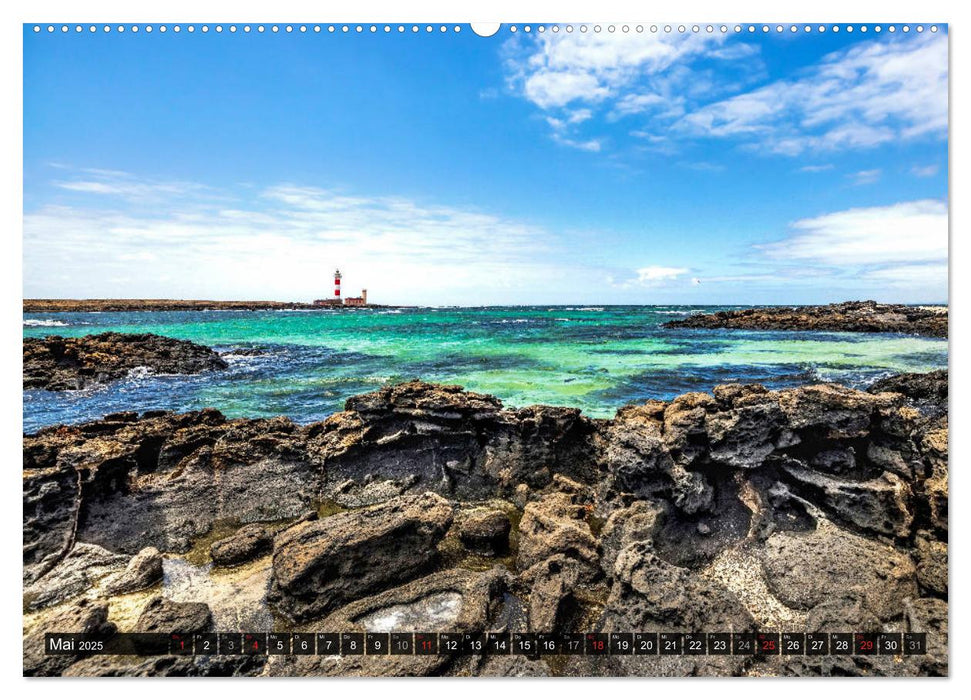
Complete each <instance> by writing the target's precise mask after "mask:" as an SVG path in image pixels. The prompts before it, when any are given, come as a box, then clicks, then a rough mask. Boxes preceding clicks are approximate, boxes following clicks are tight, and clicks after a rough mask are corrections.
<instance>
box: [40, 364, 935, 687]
mask: <svg viewBox="0 0 971 700" xmlns="http://www.w3.org/2000/svg"><path fill="white" fill-rule="evenodd" d="M911 385H914V386H918V387H919V386H922V385H923V383H922V381H921V380H919V379H910V380H907V381H905V382H904V383H903V384H902V385H901V386H902V387H903V389H904V390H906V391H907V392H909V393H910V394H912V395H913V396H911V395H908V393H905V391H904V390H901V391H891V390H885V391H877V392H876V393H871V392H862V391H856V390H853V389H848V388H846V387H841V386H838V385H834V384H820V385H811V386H801V387H795V388H790V389H783V390H778V391H770V390H768V389H766V388H764V387H761V386H758V385H734V384H732V385H722V386H717V387H714V388H713V389H712V391H711V393H694V394H687V395H684V396H680V397H677V398H675V399H673V400H672V401H669V402H661V401H649V402H647V403H645V404H643V405H641V406H630V407H626V408H624V409H622V410H621V411H618V413H617V416H616V417H615V418H613V419H610V420H591V419H588V418H585V417H583V416H582V415H580V414H579V413H578V412H577V411H575V410H573V409H556V408H550V407H529V408H526V409H518V410H507V409H504V408H503V407H502V405H501V403H499V401H498V400H497V399H494V398H492V397H488V396H485V395H482V394H474V393H471V392H464V391H462V390H461V389H459V388H457V387H441V386H437V385H431V384H425V383H422V382H408V383H406V384H403V385H397V386H395V387H387V388H385V389H381V390H379V391H377V392H372V393H371V394H366V395H364V396H361V397H356V398H354V399H352V400H350V401H348V405H347V410H345V411H343V412H341V413H339V414H336V415H334V416H331V417H330V418H328V419H327V420H325V421H323V422H320V423H314V424H311V425H307V426H297V425H295V424H294V423H293V422H292V421H289V420H287V419H285V418H275V419H258V420H249V419H236V420H227V419H226V418H225V417H224V416H223V415H222V414H220V413H219V412H218V411H215V410H211V409H207V410H202V411H197V412H192V413H185V414H173V413H168V412H163V411H153V412H149V413H146V414H143V415H142V416H138V415H136V414H134V413H133V412H119V413H115V414H111V415H108V416H105V418H104V419H102V420H98V421H90V422H86V423H80V424H77V425H72V426H55V427H52V428H47V429H44V430H41V431H38V432H37V433H35V434H33V435H26V436H24V441H23V466H24V470H23V501H24V528H23V532H24V577H25V601H24V602H25V614H24V620H25V622H24V629H25V644H26V640H27V639H28V637H30V638H31V639H33V640H34V642H37V637H36V635H35V636H33V637H31V636H30V635H34V632H35V630H37V629H38V625H40V626H42V627H43V626H47V629H50V626H48V622H47V621H48V620H49V619H51V618H52V616H55V615H59V614H62V612H63V611H64V610H65V609H69V608H71V607H73V606H75V605H77V603H74V602H72V600H76V596H78V595H84V596H89V597H93V596H99V597H100V596H104V597H105V599H106V601H108V602H111V603H112V605H115V601H116V600H117V605H118V607H117V608H113V613H114V614H115V615H117V618H116V619H118V620H119V626H122V625H124V629H126V631H127V630H128V629H129V628H130V627H131V626H132V620H130V619H129V618H130V617H132V615H131V613H130V612H126V609H127V608H126V605H127V606H129V608H130V599H128V598H123V599H117V598H116V596H119V595H120V591H121V590H126V589H129V588H131V587H133V586H136V585H137V586H139V587H140V586H141V585H142V584H146V585H152V583H150V581H152V580H157V578H156V574H157V566H158V563H159V562H160V561H161V558H162V557H163V556H164V561H165V578H166V586H167V590H168V591H169V592H170V595H171V596H172V598H173V599H178V600H193V601H197V602H198V603H201V604H204V605H206V606H208V607H207V608H206V610H207V611H208V612H209V613H210V616H211V617H212V618H213V625H214V626H218V627H220V628H221V629H232V628H234V625H245V626H246V627H247V628H248V629H268V628H269V626H270V625H271V624H272V620H273V617H274V616H275V615H284V616H287V617H290V618H292V619H294V620H295V621H297V630H296V631H318V630H319V631H333V630H331V629H327V628H325V627H324V626H323V625H325V624H330V622H328V619H329V618H330V617H331V616H333V617H332V621H333V622H334V623H335V624H336V622H337V621H338V619H339V620H340V621H341V622H340V624H341V625H345V624H346V625H348V626H349V628H351V629H361V628H362V626H363V627H364V628H366V627H367V626H368V625H371V626H374V625H378V624H379V623H380V624H385V625H391V624H394V623H393V621H394V620H398V621H399V624H401V625H404V624H406V623H405V621H407V625H408V626H409V628H411V629H422V628H425V629H430V628H432V627H434V624H438V623H436V622H435V621H436V620H437V621H439V622H441V621H442V620H446V619H448V620H453V617H454V615H455V614H456V611H461V610H466V609H469V610H471V609H472V608H467V605H468V604H469V601H472V600H483V601H485V600H487V601H489V602H488V604H485V603H483V604H482V605H479V604H478V603H476V604H475V605H474V606H473V607H474V608H475V610H476V611H478V612H476V613H475V614H474V615H472V617H470V618H469V620H473V619H474V621H475V625H476V626H477V629H478V630H482V629H490V630H491V629H495V630H505V631H510V632H516V631H520V632H526V631H550V632H552V633H561V632H588V631H598V632H599V631H603V632H627V631H631V630H644V631H652V630H658V631H672V630H673V631H685V632H690V631H698V630H705V631H718V630H735V631H744V630H750V629H755V627H756V624H757V625H758V626H759V627H760V628H762V629H768V628H776V627H779V625H783V626H790V627H789V628H790V629H796V630H798V629H802V628H803V627H804V626H808V627H814V628H817V629H831V630H834V631H847V630H849V631H853V630H854V629H860V628H863V629H871V628H874V629H876V628H879V629H881V630H884V631H900V630H907V629H911V628H915V629H916V627H921V629H926V630H927V631H928V634H929V635H934V638H933V639H931V638H930V636H929V638H928V647H929V648H931V647H933V648H934V649H936V651H934V652H933V653H932V654H928V655H927V656H926V657H904V658H903V660H901V661H897V660H895V659H893V658H892V657H880V656H877V657H859V658H857V657H819V658H818V659H817V658H815V657H813V658H810V657H805V658H803V659H795V658H789V657H785V658H783V657H780V658H776V659H769V658H766V659H762V658H758V657H717V658H716V657H714V656H712V657H708V656H698V657H691V656H685V657H667V656H658V657H655V658H648V657H639V656H632V657H608V658H599V657H571V658H569V659H566V660H563V661H562V663H559V662H557V663H555V664H553V665H551V666H548V667H547V668H550V669H551V670H553V671H554V672H555V673H556V674H566V675H578V674H593V675H611V674H616V675H629V674H640V675H644V674H648V675H684V674H701V675H733V674H734V675H740V674H749V675H779V674H787V675H789V674H819V673H824V672H831V673H846V674H850V673H852V674H857V675H913V674H916V673H924V674H939V673H946V672H947V656H946V646H944V647H942V646H940V645H941V644H945V645H946V624H944V625H942V624H941V621H942V619H944V620H945V621H946V614H947V603H946V597H947V573H946V572H947V569H946V561H947V558H946V557H947V529H948V422H947V421H948V418H947V412H946V403H942V401H943V394H942V392H941V391H938V390H935V391H926V392H924V391H922V393H920V394H919V396H918V393H917V392H916V391H911V390H910V389H908V388H907V387H909V386H911ZM914 396H917V398H916V399H915V398H914ZM923 397H926V398H923ZM919 401H926V402H927V403H926V405H918V402H919ZM349 508H350V509H353V510H348V509H349ZM520 510H521V512H517V511H520ZM335 513H336V514H335ZM318 515H319V519H317V520H313V518H314V517H317V516H318ZM453 519H454V520H455V523H454V526H453ZM517 519H518V523H517ZM509 522H511V523H516V525H513V526H512V527H513V528H514V529H513V530H512V531H511V532H508V533H506V534H505V535H502V534H501V533H503V532H505V529H506V527H507V525H506V524H505V523H509ZM228 523H232V524H234V526H236V527H239V528H240V530H239V532H238V533H236V535H234V536H232V537H230V538H224V539H223V540H222V541H220V542H218V543H216V544H215V545H213V547H212V550H213V555H214V559H215V560H216V561H222V562H226V563H228V562H233V561H242V560H243V559H247V558H249V557H251V556H252V557H259V556H260V554H261V552H263V551H266V550H264V549H262V547H265V546H266V542H267V537H268V534H269V531H270V529H273V530H275V534H274V540H273V549H272V557H263V558H260V559H258V560H256V561H253V562H252V563H248V564H246V563H244V564H240V565H234V566H233V568H228V569H227V568H221V567H215V568H213V567H211V566H210V565H208V564H200V563H193V562H190V561H188V560H189V559H191V558H192V557H199V556H202V558H203V559H205V557H204V551H200V550H201V549H202V547H203V544H202V542H203V541H205V540H202V541H200V538H202V537H211V536H212V533H213V532H220V531H221V529H222V528H224V527H225V526H226V524H228ZM276 528H281V529H276ZM463 532H464V533H465V537H464V538H463V537H462V533H463ZM447 533H448V534H447ZM503 540H506V541H507V542H508V547H509V550H510V551H511V553H512V554H513V555H514V556H509V557H507V558H505V559H495V560H494V562H493V561H490V560H489V559H486V558H484V557H483V556H481V554H483V553H485V550H483V549H480V546H481V544H482V543H484V542H487V541H488V542H491V543H493V544H502V543H503V542H502V541H503ZM151 547H154V548H155V549H156V550H158V552H159V553H161V552H164V553H165V554H164V555H162V554H158V555H156V554H154V553H152V552H151V550H148V551H143V550H145V549H146V548H151ZM190 550H191V554H186V557H185V558H182V557H179V556H173V555H174V554H176V553H179V552H190ZM470 550H471V551H470ZM85 553H87V554H85ZM136 553H141V554H139V555H138V556H135V557H132V555H135V554H136ZM81 554H85V555H84V556H80V555H81ZM94 555H97V556H94ZM224 555H225V556H224ZM130 558H131V559H130ZM193 561H195V560H193ZM493 563H495V564H497V565H499V566H500V567H502V569H501V570H499V571H497V572H496V573H495V575H492V576H491V577H490V576H486V575H485V573H483V572H481V571H479V572H476V571H473V569H481V568H482V567H488V566H490V565H492V564H493ZM126 565H127V566H126ZM456 566H459V567H464V568H465V570H464V571H461V572H460V571H459V570H456V569H455V568H454V567H456ZM441 568H444V569H446V570H447V571H451V573H446V572H443V571H440V570H437V569H441ZM422 576H424V577H425V578H419V577H422ZM483 576H485V577H484V578H483ZM436 577H439V578H436ZM473 580H474V581H480V582H485V581H491V582H492V583H488V585H487V584H486V583H482V584H481V585H482V586H484V587H485V588H483V589H481V590H483V591H484V592H483V593H482V595H481V596H480V597H476V596H479V594H476V593H473V589H474V590H480V589H479V588H476V586H478V585H479V584H473V583H472V581H473ZM449 581H451V583H448V582H449ZM34 584H37V585H36V587H34V588H32V586H33V585H34ZM433 584H434V585H433ZM116 585H117V586H118V587H117V588H115V586H116ZM422 586H425V587H426V588H425V589H422ZM429 587H430V588H429ZM171 591H180V595H175V594H173V593H171ZM186 591H190V593H188V594H186ZM28 593H29V595H28ZM44 596H47V597H46V599H45V600H46V601H47V603H45V604H47V607H38V606H37V605H38V604H37V601H39V600H41V599H42V598H44ZM384 596H387V597H384ZM920 596H923V597H920ZM55 601H65V602H55ZM364 601H368V602H367V603H364ZM32 605H33V607H32ZM89 605H91V604H89ZM155 605H162V603H161V602H157V603H155ZM354 606H360V607H354ZM354 611H358V612H359V614H358V613H357V612H355V613H354V614H353V615H352V614H351V613H352V612H354ZM197 612H198V614H199V617H200V618H204V617H205V612H203V610H202V608H199V609H198V611H197ZM179 614H181V613H179ZM179 614H176V613H173V614H172V617H175V618H178V616H179ZM464 614H465V613H464V612H462V613H460V617H461V616H462V615H464ZM470 615H471V613H470ZM151 619H152V616H151V615H149V616H148V617H147V619H146V624H148V622H149V621H150V620H151ZM463 619H464V618H463ZM126 620H127V622H125V621H126ZM382 621H383V622H382ZM423 623H428V625H427V626H426V625H425V624H423ZM433 623H434V624H433ZM441 624H443V625H444V624H445V623H444V622H441ZM470 624H471V622H470ZM190 626H191V625H190ZM908 626H909V627H908ZM240 629H242V627H240ZM436 629H437V628H436ZM442 629H444V627H443V628H442ZM942 640H943V641H942ZM38 648H39V649H41V650H42V638H41V642H40V646H39V647H31V648H28V647H27V646H25V670H28V669H35V671H34V672H36V673H44V674H47V673H49V674H58V673H66V674H67V673H70V674H74V675H95V674H107V675H131V674H145V675H164V674H183V673H185V674H192V673H200V674H220V673H227V674H230V673H237V674H247V675H250V674H263V675H281V674H287V673H301V674H302V673H307V674H313V673H322V674H338V673H341V672H342V669H343V670H347V671H348V672H349V673H350V672H353V673H358V674H361V675H367V674H375V673H386V672H389V673H395V674H400V675H406V674H431V673H436V674H447V675H460V674H465V675H469V674H479V673H484V672H485V664H484V663H483V660H482V658H481V657H477V656H462V657H458V658H439V657H428V658H423V659H422V660H420V661H413V662H406V661H405V660H400V663H399V661H398V660H395V661H394V662H393V663H392V665H391V666H389V667H388V668H393V669H394V670H393V671H382V670H380V669H378V668H377V667H376V666H374V664H371V663H370V662H368V660H367V657H363V658H362V659H349V658H348V657H344V658H343V659H328V658H327V657H319V658H318V657H305V658H302V659H297V660H286V659H284V658H283V657H275V656H271V657H270V658H268V659H265V660H264V661H261V662H260V663H256V662H253V663H246V664H244V663H237V664H234V663H232V662H231V660H227V659H228V657H227V658H226V659H223V660H217V659H216V658H215V657H213V659H212V661H205V662H202V661H200V662H199V663H198V664H197V665H192V664H188V663H187V662H186V661H185V660H184V659H181V658H178V659H175V658H172V657H168V656H166V657H156V658H154V659H139V658H124V659H123V658H122V657H112V658H111V660H106V659H102V658H89V659H83V660H77V659H74V660H72V659H70V657H68V660H67V661H57V662H55V661H53V660H50V661H49V662H47V661H45V662H44V664H40V665H38V663H37V662H36V657H35V656H32V655H36V653H37V649H38ZM415 658H417V657H415ZM31 659H35V660H33V661H32V660H31ZM381 663H385V660H384V659H382V661H381ZM540 663H542V664H544V665H545V662H543V661H542V660H540ZM65 664H71V665H70V667H69V668H67V667H66V666H65ZM369 664H370V665H369ZM495 668H496V670H497V671H499V670H503V669H505V670H509V671H513V672H516V673H520V672H521V673H528V674H532V673H536V672H538V671H539V670H541V669H539V668H538V667H533V666H532V665H529V664H527V665H524V666H515V667H509V668H508V669H506V668H505V667H503V669H499V668H498V667H495Z"/></svg>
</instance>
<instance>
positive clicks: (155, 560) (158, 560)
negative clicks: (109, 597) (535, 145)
mask: <svg viewBox="0 0 971 700" xmlns="http://www.w3.org/2000/svg"><path fill="white" fill-rule="evenodd" d="M161 580H162V555H161V554H160V553H159V551H158V550H157V549H155V547H146V548H145V549H143V550H142V551H140V552H139V553H138V554H136V555H135V556H133V557H132V558H131V561H129V562H128V566H127V567H125V570H124V571H122V572H121V573H120V574H118V575H117V576H115V577H113V578H111V579H110V580H109V581H108V582H107V583H106V584H105V590H106V591H107V592H108V593H112V594H114V595H120V594H122V593H131V592H133V591H140V590H142V589H144V588H149V587H150V586H154V585H155V584H156V583H158V582H159V581H161Z"/></svg>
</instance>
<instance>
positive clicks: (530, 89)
mask: <svg viewBox="0 0 971 700" xmlns="http://www.w3.org/2000/svg"><path fill="white" fill-rule="evenodd" d="M725 40H726V38H725V36H724V35H722V34H721V33H714V34H707V33H703V34H694V33H690V34H681V33H663V32H662V33H657V34H653V33H650V34H647V33H629V34H619V33H615V34H608V33H606V32H602V33H597V32H586V33H581V32H573V33H567V32H560V33H556V34H554V33H552V32H547V33H545V34H537V35H534V36H531V37H527V36H525V35H524V36H521V37H516V38H514V39H513V40H511V41H510V42H509V43H508V44H507V46H506V52H507V56H508V57H507V60H506V69H507V74H508V82H509V84H510V86H511V87H512V88H513V90H515V91H516V92H517V93H519V94H521V95H522V96H523V97H525V98H526V99H527V100H529V101H530V102H532V103H533V104H534V105H536V106H537V107H538V108H540V109H541V110H543V111H544V112H545V113H546V114H547V115H551V116H552V115H558V114H559V113H560V112H561V111H563V110H571V109H572V110H575V109H578V105H584V107H583V108H582V109H584V110H585V111H584V114H585V120H586V119H589V118H590V117H591V116H592V115H593V108H598V107H601V106H603V105H604V104H605V103H606V105H607V109H608V111H609V114H610V116H611V117H612V118H620V117H623V116H626V115H631V114H639V113H642V112H645V111H660V112H662V113H664V114H668V115H675V116H676V115H678V114H681V113H682V111H683V108H682V107H681V101H682V98H681V97H679V96H678V94H677V90H674V89H673V88H672V86H671V84H670V80H668V79H667V76H665V75H664V74H665V73H668V72H672V73H673V72H674V71H675V70H676V69H677V68H678V65H677V64H678V63H679V62H683V61H690V60H691V59H693V58H695V57H698V56H700V55H703V54H704V53H705V52H706V51H707V50H709V49H710V48H712V47H717V46H719V45H721V44H722V43H723V42H724V41H725ZM708 57H709V58H711V57H716V58H717V57H720V56H719V54H708ZM740 57H741V56H740V54H738V52H734V53H732V52H730V53H729V54H726V55H725V56H724V57H723V58H725V59H737V58H740ZM686 77H687V76H684V75H681V76H680V78H686ZM645 81H646V83H645ZM695 82H699V81H695ZM678 83H679V84H680V85H681V88H680V89H681V90H683V89H684V84H685V83H684V82H683V81H682V80H678ZM553 118H554V119H555V120H557V121H556V122H550V123H551V125H553V126H554V130H558V132H559V133H558V136H559V137H560V138H558V139H557V141H558V142H560V143H563V144H566V145H571V146H575V147H581V148H582V147H584V145H589V143H590V142H591V140H590V139H580V138H576V137H570V138H567V135H566V134H565V133H563V131H564V129H565V127H566V126H567V125H568V124H570V123H571V122H569V120H565V119H562V118H560V117H559V116H553ZM588 150H594V149H588Z"/></svg>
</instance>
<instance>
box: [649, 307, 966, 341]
mask: <svg viewBox="0 0 971 700" xmlns="http://www.w3.org/2000/svg"><path fill="white" fill-rule="evenodd" d="M947 316H948V313H947V307H926V306H905V305H903V304H878V303H877V302H875V301H847V302H843V303H840V304H829V305H826V306H795V307H782V306H778V307H761V308H755V309H741V310H737V311H718V312H716V313H712V314H695V315H693V316H688V317H687V318H683V319H678V320H675V321H669V322H667V323H665V324H664V327H665V328H736V329H740V330H760V331H854V332H863V333H911V334H917V335H926V336H932V337H937V338H946V337H947Z"/></svg>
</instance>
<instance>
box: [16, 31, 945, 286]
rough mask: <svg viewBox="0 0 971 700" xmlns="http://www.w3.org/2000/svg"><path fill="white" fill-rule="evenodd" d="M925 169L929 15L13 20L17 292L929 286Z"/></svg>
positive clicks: (939, 99) (938, 201)
mask: <svg viewBox="0 0 971 700" xmlns="http://www.w3.org/2000/svg"><path fill="white" fill-rule="evenodd" d="M226 26H227V27H228V25H226ZM947 167H948V161H947V36H946V32H945V31H943V30H941V31H938V32H936V33H931V32H930V31H929V30H928V31H925V32H923V33H917V32H911V33H909V34H903V33H902V32H896V33H894V34H891V33H889V32H887V31H883V32H881V33H876V32H875V31H873V29H872V28H870V31H868V32H866V33H863V32H860V31H859V29H858V28H857V31H855V32H853V33H849V32H846V31H845V29H844V30H843V31H840V32H838V33H834V32H832V31H828V32H826V33H823V34H820V33H818V32H815V31H814V32H812V33H804V32H803V31H801V30H800V31H797V32H795V33H793V32H790V31H788V30H786V31H783V32H781V33H778V32H776V31H774V28H773V30H772V31H770V32H769V33H768V34H762V33H761V32H757V33H755V34H749V33H748V32H745V31H743V32H742V33H740V34H736V33H735V32H733V31H732V28H729V31H728V32H727V33H724V34H723V33H721V32H720V31H718V28H717V27H716V28H715V31H713V32H712V33H708V32H706V31H705V29H704V27H702V29H701V31H700V32H698V33H697V34H696V33H691V32H688V33H686V34H684V35H681V34H678V33H677V32H672V33H665V32H663V31H660V32H658V33H651V32H650V28H649V27H645V31H644V32H643V33H640V34H639V33H637V32H636V31H634V28H633V27H631V30H630V31H629V32H628V33H626V34H625V33H623V32H621V31H620V29H618V30H617V31H615V32H613V33H608V32H607V31H606V30H604V31H602V32H600V33H594V32H593V31H592V30H591V31H588V32H586V33H581V32H579V31H574V32H572V33H567V32H566V31H562V30H561V31H559V32H557V33H553V32H551V31H547V32H545V33H543V34H539V33H537V32H536V31H535V30H534V31H533V32H531V33H530V34H526V33H524V32H523V31H522V30H521V29H520V31H518V32H516V33H512V32H509V31H508V28H505V29H504V30H503V31H501V32H500V33H499V34H498V35H496V36H493V37H491V38H482V37H478V36H476V35H475V34H473V33H472V32H471V31H470V30H469V29H468V27H467V26H466V27H463V31H461V32H459V33H455V32H452V31H449V32H446V33H441V32H439V31H437V29H436V31H435V32H433V33H430V34H429V33H426V32H424V31H421V32H419V33H417V34H414V33H411V32H410V31H406V32H405V33H403V34H398V33H397V31H392V32H391V33H390V34H385V33H383V32H382V31H380V30H379V31H378V33H376V34H373V35H372V34H370V33H369V32H367V31H365V32H364V33H362V34H357V33H355V32H353V31H352V32H351V33H349V34H346V35H345V34H342V33H340V32H339V31H338V32H337V33H335V34H328V33H327V32H326V29H325V30H324V32H322V33H320V34H314V33H313V32H312V31H311V32H307V33H306V34H300V33H298V32H295V33H292V34H285V33H283V32H281V33H279V34H271V33H269V32H267V33H264V34H258V33H256V32H251V33H249V34H244V33H243V32H242V31H238V32H236V33H230V32H229V31H228V30H227V31H224V32H223V33H221V34H217V33H215V32H213V31H210V32H209V33H207V34H202V33H201V32H198V31H197V32H196V33H194V34H189V33H187V32H185V31H183V32H181V33H179V34H175V33H174V32H172V31H171V30H169V31H168V32H166V33H165V34H162V33H160V32H159V31H157V29H156V31H154V32H152V33H146V32H145V31H144V30H142V31H141V32H139V33H138V34H133V33H132V32H130V31H128V32H126V33H124V34H119V33H118V32H117V31H114V32H112V33H110V34H104V33H103V32H100V31H99V32H97V33H95V34H91V33H89V32H88V31H86V30H85V31H84V32H81V33H75V32H74V31H73V30H72V31H71V32H69V33H66V34H62V33H60V32H55V33H54V34H48V33H47V32H46V31H45V32H41V33H39V34H35V33H34V32H33V31H32V29H31V27H29V26H28V27H25V28H24V294H25V296H27V297H181V298H214V299H233V298H236V299H239V298H246V299H294V300H307V299H313V298H315V297H319V296H329V289H330V282H331V280H330V273H331V272H332V270H333V268H334V267H336V266H340V267H341V269H342V270H343V271H344V273H345V277H344V283H345V288H346V290H347V291H349V292H352V291H356V290H357V289H358V288H360V287H367V288H368V290H369V297H370V299H371V300H372V301H374V302H377V303H403V304H515V303H523V304H531V303H536V304H555V303H565V304H571V303H618V304H627V303H629V304H640V303H648V304H649V303H661V304H668V303H814V302H827V301H839V300H844V299H855V298H876V299H880V300H885V301H905V302H940V301H946V299H947V193H948V188H947Z"/></svg>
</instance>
